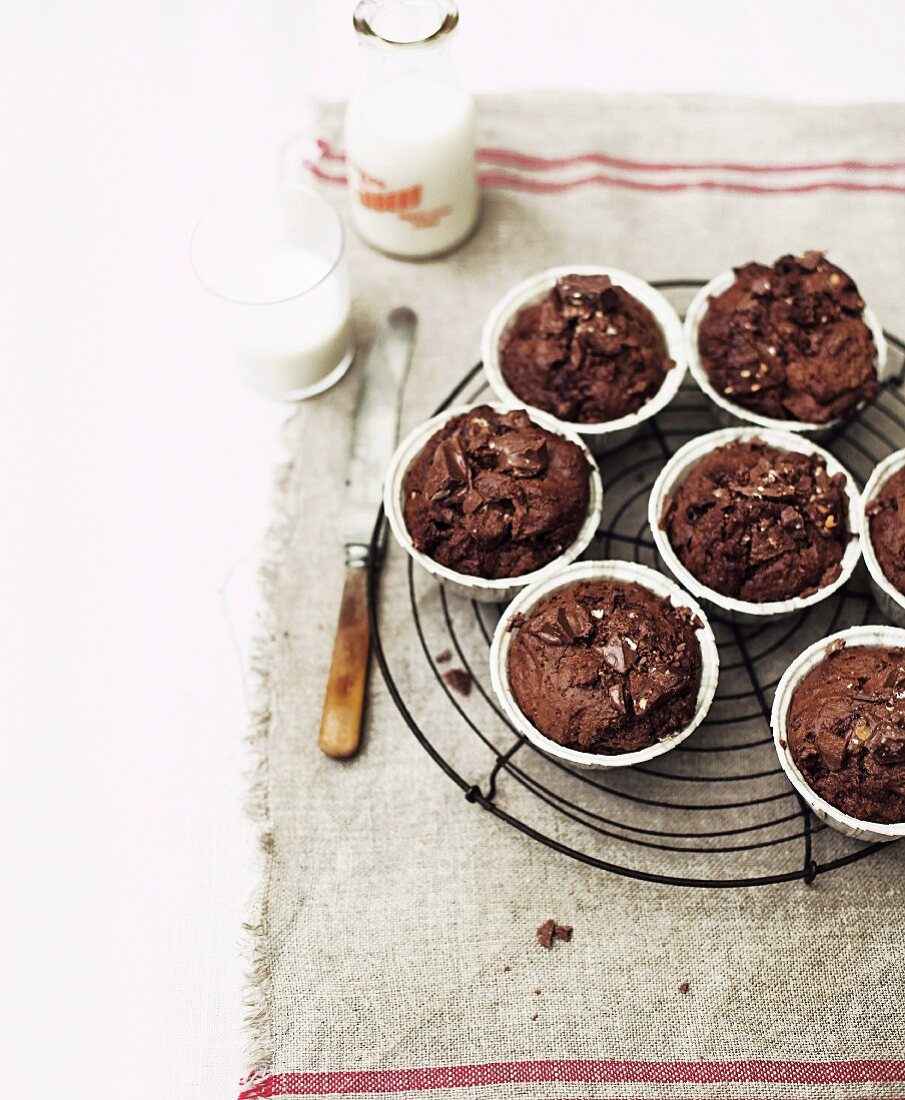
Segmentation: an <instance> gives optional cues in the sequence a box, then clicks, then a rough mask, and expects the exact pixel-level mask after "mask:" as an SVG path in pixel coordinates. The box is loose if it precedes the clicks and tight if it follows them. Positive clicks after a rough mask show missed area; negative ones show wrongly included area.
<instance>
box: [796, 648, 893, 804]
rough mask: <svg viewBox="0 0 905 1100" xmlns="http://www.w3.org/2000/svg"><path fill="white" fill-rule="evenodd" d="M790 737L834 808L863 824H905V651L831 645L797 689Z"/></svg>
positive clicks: (803, 768) (801, 763) (804, 768)
mask: <svg viewBox="0 0 905 1100" xmlns="http://www.w3.org/2000/svg"><path fill="white" fill-rule="evenodd" d="M786 738H787V740H788V746H789V751H790V752H791V754H792V759H793V760H794V761H795V763H796V765H797V766H798V770H799V771H800V772H801V774H802V775H803V776H804V778H805V779H806V780H807V783H808V785H809V786H810V787H811V788H812V789H813V790H814V791H815V792H816V793H817V794H818V795H820V797H821V798H824V799H826V801H827V802H829V803H830V804H831V805H833V806H836V807H837V809H840V810H842V812H843V813H846V814H849V815H850V816H851V817H857V818H859V819H860V820H862V821H878V822H881V823H885V824H893V823H895V822H900V821H905V649H883V648H875V647H871V646H851V647H848V646H844V645H840V644H839V643H836V645H835V648H834V647H833V646H831V647H830V649H829V650H828V654H827V658H826V660H825V661H823V663H822V664H819V665H818V666H817V667H816V668H815V669H813V670H812V671H811V672H809V673H808V675H807V676H805V678H804V679H803V680H802V681H801V683H800V684H799V685H798V687H797V688H796V689H795V694H794V695H793V696H792V705H791V707H790V708H789V717H788V721H787V722H786Z"/></svg>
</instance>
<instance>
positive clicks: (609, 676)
mask: <svg viewBox="0 0 905 1100" xmlns="http://www.w3.org/2000/svg"><path fill="white" fill-rule="evenodd" d="M702 625H703V624H702V623H701V622H700V620H699V619H698V618H697V617H696V616H693V615H692V614H691V612H689V611H688V609H687V608H684V607H673V605H672V604H671V603H670V602H669V600H668V599H664V598H663V597H661V596H657V595H656V594H655V593H653V592H651V591H650V590H649V589H647V588H644V587H643V586H642V585H640V584H630V583H625V582H621V581H608V580H590V581H576V582H575V583H574V584H571V585H569V586H568V587H566V588H561V589H560V590H559V591H558V592H554V593H553V594H552V595H551V596H548V597H547V598H546V599H544V600H542V601H541V602H540V603H538V604H537V605H536V606H535V607H534V609H533V610H532V611H531V613H530V614H529V615H528V616H527V617H526V618H524V619H522V620H521V621H519V620H516V621H515V625H514V627H513V629H514V630H515V631H516V634H515V637H514V638H513V640H512V644H511V646H510V649H509V683H510V685H511V687H512V693H513V695H514V696H515V699H516V702H517V703H518V705H519V707H520V709H521V711H522V713H523V714H524V715H525V717H526V718H527V719H528V720H529V721H530V722H531V723H532V724H533V725H534V726H535V728H536V729H538V730H539V731H540V732H541V733H542V734H543V735H544V736H545V737H549V738H550V740H551V741H555V742H556V743H557V744H559V745H564V746H566V747H567V748H570V749H579V750H581V751H582V752H594V753H602V754H604V755H610V756H612V755H616V754H618V753H626V752H635V751H636V750H638V749H645V748H647V747H648V746H650V745H653V744H655V743H656V742H657V741H661V740H663V738H665V737H668V736H669V735H670V734H673V733H677V732H678V731H679V730H681V729H684V727H685V726H687V725H688V723H689V722H690V721H691V720H692V718H693V717H694V715H695V710H696V706H697V698H698V690H699V688H700V686H701V647H700V644H699V642H698V639H697V637H696V636H695V630H696V629H700V628H701V626H702Z"/></svg>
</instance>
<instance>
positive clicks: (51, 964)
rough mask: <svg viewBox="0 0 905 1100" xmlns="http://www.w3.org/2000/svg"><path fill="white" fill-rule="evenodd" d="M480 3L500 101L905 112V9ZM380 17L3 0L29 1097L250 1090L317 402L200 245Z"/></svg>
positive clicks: (11, 691) (3, 883)
mask: <svg viewBox="0 0 905 1100" xmlns="http://www.w3.org/2000/svg"><path fill="white" fill-rule="evenodd" d="M462 9H463V10H462V28H461V34H460V40H459V46H458V57H459V62H460V72H461V73H462V75H463V77H464V79H465V80H466V81H467V82H468V83H469V84H470V85H471V86H472V87H473V88H475V89H476V90H502V89H507V88H514V87H522V86H527V85H536V84H549V85H561V86H570V85H571V86H574V85H585V86H588V87H593V88H599V89H604V90H610V89H612V90H621V91H626V90H628V91H651V90H663V89H665V90H682V91H717V92H727V93H734V94H753V95H766V96H771V97H775V98H798V99H817V100H856V99H905V57H903V50H905V38H903V31H905V9H903V6H902V5H901V4H900V3H898V2H897V0H888V2H885V3H884V2H880V0H867V2H861V3H859V4H853V3H851V2H850V0H820V2H817V0H797V2H795V3H789V2H788V0H759V2H758V3H757V4H748V3H744V4H742V3H731V2H729V3H727V2H726V0H718V2H702V0H681V2H673V0H660V2H651V0H648V2H644V0H556V3H550V0H521V2H520V3H516V2H514V0H483V2H478V0H462ZM350 10H351V5H350V4H349V3H348V2H347V0H330V2H327V0H320V2H317V3H313V2H308V3H305V0H294V2H291V3H290V2H286V0H270V2H266V0H259V2H257V3H250V2H239V0H178V2H172V0H171V2H165V0H158V3H156V4H154V3H139V2H137V0H110V2H107V3H102V2H95V0H81V2H79V3H76V2H75V0H71V2H69V3H62V2H53V0H0V292H2V293H0V363H2V371H3V379H4V385H3V388H2V391H0V471H2V474H0V476H2V485H3V490H4V491H3V495H2V502H3V505H4V507H3V517H2V519H3V524H4V529H5V531H4V533H5V538H4V539H3V540H2V544H0V545H2V546H3V551H2V553H3V559H4V560H3V562H2V565H3V569H2V573H0V576H2V578H3V583H2V586H0V590H2V593H3V604H2V610H3V618H2V622H0V637H2V638H3V644H4V655H5V659H4V661H3V665H2V667H3V671H4V673H5V676H4V704H5V705H4V713H5V717H6V721H5V722H4V723H3V725H4V727H5V728H4V736H3V749H2V756H0V836H2V849H0V851H2V855H0V1093H2V1095H3V1096H9V1097H16V1098H19V1097H25V1096H26V1095H27V1096H28V1097H30V1098H41V1100H43V1098H44V1097H54V1098H56V1100H62V1098H69V1097H79V1098H80V1097H92V1098H93V1100H108V1098H114V1097H115V1098H126V1097H128V1098H139V1100H143V1098H144V1097H149V1098H151V1097H153V1098H155V1100H164V1098H173V1097H175V1098H182V1097H192V1098H202V1100H206V1098H208V1097H210V1098H214V1097H227V1098H228V1097H232V1096H234V1095H235V1094H236V1082H237V1079H238V1075H239V1067H240V1042H239V1025H240V1018H241V1008H240V979H241V964H240V961H239V957H238V949H237V945H238V942H239V939H240V935H239V928H240V921H241V913H242V908H243V903H244V900H245V897H246V895H247V894H248V892H249V890H250V888H251V886H252V884H253V881H254V872H253V866H254V864H253V859H252V846H251V829H250V827H248V826H247V825H246V823H245V821H244V819H243V817H242V814H241V811H240V805H241V800H242V794H243V790H244V784H243V780H242V768H243V763H244V756H243V749H242V745H241V742H242V735H243V731H244V723H245V719H244V710H243V706H244V700H243V677H242V662H241V655H240V654H241V648H242V646H243V645H244V639H245V638H246V636H247V633H248V631H249V629H250V620H251V615H250V607H251V603H252V597H251V593H252V591H253V576H254V564H255V559H256V555H257V551H258V546H259V540H260V537H261V535H262V532H263V530H264V528H265V525H266V522H267V518H268V500H269V482H270V470H271V466H272V464H273V463H274V462H275V461H276V460H277V459H278V457H279V449H278V444H277V429H278V425H279V423H280V422H281V420H282V418H283V416H284V414H285V410H283V409H281V408H280V407H277V406H272V405H269V404H267V403H266V402H264V401H262V400H260V399H258V398H256V397H254V396H253V395H251V394H249V393H246V392H245V391H243V390H242V389H241V387H240V386H239V384H238V382H237V381H236V380H235V378H234V376H233V373H232V369H231V367H230V364H229V362H228V360H227V359H226V358H225V356H224V353H223V349H222V348H221V347H220V345H219V343H218V341H217V337H216V334H213V335H212V334H211V332H210V331H209V328H208V326H207V315H206V312H205V309H204V307H205V301H204V296H203V293H202V292H201V291H200V289H199V288H198V287H196V285H195V283H194V281H193V277H192V275H191V272H190V270H189V267H188V262H187V240H188V237H189V233H190V231H191V228H192V225H193V223H194V222H195V220H196V219H197V217H198V216H199V214H200V213H201V212H203V210H204V209H205V208H206V206H207V205H209V203H210V202H211V201H212V200H214V199H215V198H217V197H219V196H221V195H223V194H225V193H228V192H230V191H232V190H234V189H235V188H236V187H238V186H241V185H242V184H244V183H247V182H251V181H256V180H259V179H261V178H262V177H264V176H266V175H267V173H268V172H269V171H270V168H271V166H272V164H273V160H274V152H275V149H276V147H277V145H278V143H279V142H280V141H282V140H283V139H284V138H286V137H287V136H290V135H292V134H293V133H295V132H297V131H298V130H299V129H301V128H302V127H303V126H304V122H305V102H306V96H307V95H309V94H312V93H313V94H318V95H322V96H327V97H342V96H343V95H344V94H345V93H346V91H347V89H348V87H349V84H350V81H351V79H352V76H353V73H354V70H355V68H356V65H357V58H356V51H355V46H354V42H353V36H352V30H351V20H350ZM353 278H354V272H353ZM352 377H353V378H354V375H353V376H352ZM345 384H346V385H349V384H354V383H353V381H352V378H350V379H349V380H348V381H347V382H346V383H345Z"/></svg>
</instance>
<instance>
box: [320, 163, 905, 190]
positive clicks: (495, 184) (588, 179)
mask: <svg viewBox="0 0 905 1100" xmlns="http://www.w3.org/2000/svg"><path fill="white" fill-rule="evenodd" d="M304 166H305V168H307V169H308V171H309V172H310V173H311V174H312V175H313V176H315V177H317V179H319V180H324V181H325V182H326V183H342V184H345V183H348V178H347V177H346V176H337V175H333V174H331V173H330V172H325V171H324V170H323V168H321V167H319V166H318V165H317V164H315V163H313V162H312V161H304ZM478 179H479V180H480V182H481V184H482V186H484V187H492V188H495V189H505V188H511V189H512V190H514V191H527V192H529V193H531V194H535V195H556V194H560V193H561V192H564V191H572V190H574V189H575V188H576V187H590V186H597V187H621V188H624V189H626V190H629V191H651V192H663V193H673V192H678V191H730V192H736V193H739V192H741V193H742V194H746V195H804V194H809V193H811V192H814V191H857V192H865V191H876V192H880V193H885V194H891V195H905V184H903V185H898V184H893V183H858V182H855V181H852V180H815V181H814V182H812V183H800V184H789V185H788V186H785V187H763V186H760V185H759V184H756V183H728V182H725V181H723V180H676V181H674V182H671V183H651V182H649V181H647V180H632V179H623V178H622V177H620V176H604V175H601V174H599V173H597V174H595V175H593V176H584V177H583V178H582V179H576V180H562V181H560V182H558V183H554V182H552V181H550V180H536V179H526V178H525V177H523V176H510V175H507V174H506V173H505V172H481V173H480V174H479V176H478Z"/></svg>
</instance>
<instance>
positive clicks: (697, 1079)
mask: <svg viewBox="0 0 905 1100" xmlns="http://www.w3.org/2000/svg"><path fill="white" fill-rule="evenodd" d="M554 1081H555V1082H561V1083H567V1084H579V1083H581V1084H651V1083H655V1084H678V1085H689V1084H695V1085H701V1084H705V1085H711V1084H722V1083H729V1084H733V1083H739V1082H750V1083H755V1084H777V1085H834V1084H853V1085H854V1084H865V1083H867V1082H871V1083H876V1082H888V1083H891V1082H899V1081H905V1061H894V1060H883V1061H867V1060H861V1061H856V1062H777V1061H760V1060H751V1059H745V1060H738V1061H729V1062H639V1061H619V1060H616V1059H612V1060H607V1061H589V1060H584V1059H581V1060H579V1059H563V1060H561V1061H553V1060H548V1061H534V1062H490V1063H486V1064H484V1065H471V1066H433V1067H431V1066H426V1067H424V1068H421V1069H375V1070H348V1071H346V1072H339V1073H278V1074H275V1075H273V1076H271V1077H267V1078H265V1080H263V1081H260V1082H256V1083H253V1084H251V1083H250V1084H248V1085H247V1086H246V1087H245V1088H244V1090H243V1091H242V1092H241V1093H240V1094H239V1100H270V1098H272V1097H277V1096H337V1095H346V1094H350V1093H396V1092H424V1091H427V1090H429V1089H463V1088H480V1087H482V1086H488V1085H511V1084H549V1083H551V1082H554Z"/></svg>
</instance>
